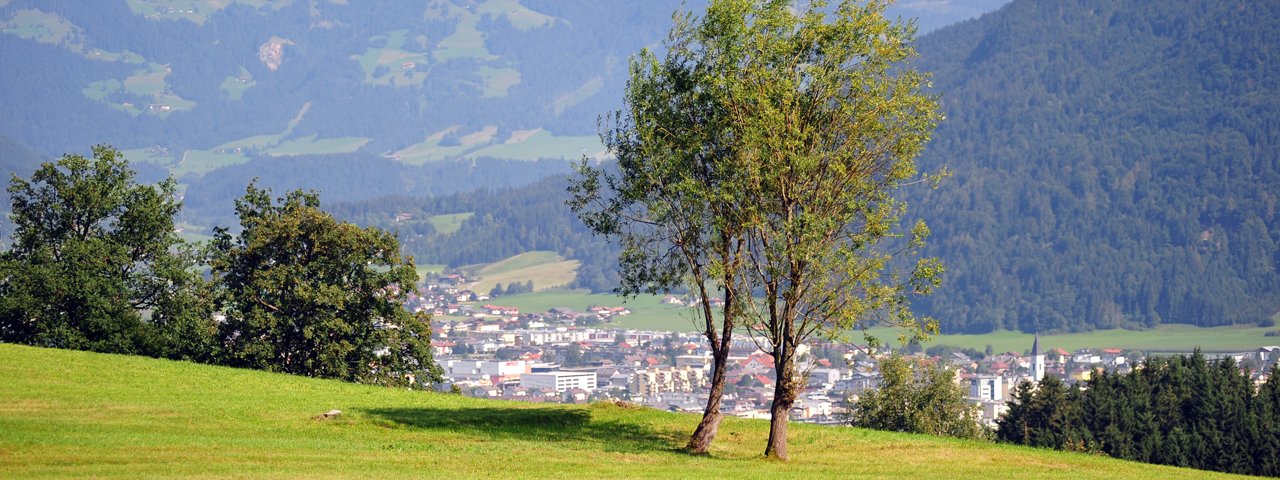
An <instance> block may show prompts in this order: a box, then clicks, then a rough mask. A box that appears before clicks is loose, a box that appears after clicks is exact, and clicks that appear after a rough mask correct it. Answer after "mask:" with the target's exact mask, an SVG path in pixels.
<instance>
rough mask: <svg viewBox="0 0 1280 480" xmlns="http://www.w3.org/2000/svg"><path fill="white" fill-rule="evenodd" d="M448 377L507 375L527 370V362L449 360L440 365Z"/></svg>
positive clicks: (518, 373) (526, 371)
mask: <svg viewBox="0 0 1280 480" xmlns="http://www.w3.org/2000/svg"><path fill="white" fill-rule="evenodd" d="M442 366H443V367H444V369H445V373H446V374H447V375H448V376H450V377H460V376H474V375H483V376H487V377H508V376H514V375H520V374H523V373H528V372H529V363H528V362H525V361H523V360H515V361H510V362H492V361H484V360H450V361H448V362H445V364H444V365H442Z"/></svg>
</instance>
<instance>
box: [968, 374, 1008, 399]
mask: <svg viewBox="0 0 1280 480" xmlns="http://www.w3.org/2000/svg"><path fill="white" fill-rule="evenodd" d="M969 398H973V399H978V400H988V401H993V402H994V401H1002V400H1004V377H1001V376H999V375H978V376H976V377H974V378H973V383H971V384H969Z"/></svg>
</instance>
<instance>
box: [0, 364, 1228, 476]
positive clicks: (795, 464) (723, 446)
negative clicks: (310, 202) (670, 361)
mask: <svg viewBox="0 0 1280 480" xmlns="http://www.w3.org/2000/svg"><path fill="white" fill-rule="evenodd" d="M330 410H340V411H341V412H342V413H341V414H340V415H338V416H337V417H336V418H327V419H326V418H323V417H322V416H321V414H323V413H325V412H328V411H330ZM697 420H698V416H696V415H691V414H678V413H668V412H663V411H658V410H653V409H648V408H640V407H634V406H630V405H626V404H622V405H618V404H614V403H597V404H592V405H533V404H524V403H508V402H501V401H493V400H480V399H472V398H464V397H462V396H459V395H450V394H442V393H426V392H421V391H409V390H399V389H391V388H385V387H378V386H371V385H358V384H351V383H344V382H339V381H335V380H318V379H312V378H305V377H297V376H291V375H283V374H273V373H266V372H260V371H251V370H240V369H233V368H227V367H213V366H207V365H197V364H191V363H186V362H175V361H167V360H155V359H149V358H142V357H131V356H122V355H105V354H96V353H87V352H77V351H68V350H54V349H43V348H34V347H27V346H18V345H9V344H0V477H4V478H144V477H145V478H210V477H235V478H376V479H386V478H407V477H413V478H494V477H505V478H572V479H579V478H692V479H698V478H735V479H757V478H759V479H777V478H806V479H820V478H842V479H843V478H921V479H929V478H979V477H981V478H1044V479H1073V480H1074V479H1092V478H1098V479H1105V478H1116V479H1128V478H1168V479H1180V478H1186V479H1193V478H1194V479H1216V478H1244V477H1239V476H1231V475H1226V474H1220V473H1214V472H1205V471H1197V470H1187V469H1178V468H1173V467H1166V466H1156V465H1146V464H1140V463H1134V462H1126V461H1121V460H1115V459H1111V458H1108V457H1104V456H1098V455H1087V454H1079V453H1066V452H1058V451H1052V450H1038V449H1032V448H1027V447H1017V446H1009V445H996V444H992V443H987V442H980V441H966V440H955V439H946V438H937V437H929V436H923V435H911V434H901V433H891V432H879V431H872V430H863V429H855V428H845V427H821V426H813V425H793V426H792V427H791V432H790V438H791V449H792V458H793V460H792V461H791V462H789V463H780V462H773V461H766V460H763V459H762V458H761V451H762V448H763V445H764V441H765V438H766V437H767V435H768V422H765V421H761V420H743V419H738V418H728V419H726V420H725V421H724V423H723V424H722V425H721V427H720V432H719V435H718V436H717V439H716V442H715V444H714V445H713V447H712V449H711V454H710V455H706V456H692V455H687V454H684V453H681V452H680V450H679V449H680V447H681V446H682V445H683V444H684V442H685V440H686V437H687V435H688V434H689V432H690V431H692V429H693V427H694V425H695V424H696V423H697Z"/></svg>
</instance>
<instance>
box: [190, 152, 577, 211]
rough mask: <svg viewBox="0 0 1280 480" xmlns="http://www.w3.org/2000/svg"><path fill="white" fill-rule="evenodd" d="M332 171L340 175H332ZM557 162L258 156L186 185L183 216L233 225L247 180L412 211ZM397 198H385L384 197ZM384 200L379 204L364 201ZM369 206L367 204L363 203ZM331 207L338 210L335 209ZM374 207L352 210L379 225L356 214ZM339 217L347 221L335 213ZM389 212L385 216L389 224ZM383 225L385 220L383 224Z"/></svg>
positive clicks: (560, 170) (544, 171) (554, 168)
mask: <svg viewBox="0 0 1280 480" xmlns="http://www.w3.org/2000/svg"><path fill="white" fill-rule="evenodd" d="M334 172H342V174H341V175H335V174H334ZM568 172H569V165H568V164H567V163H566V162H565V161H563V160H536V161H523V160H520V161H517V160H499V159H493V158H477V159H468V160H449V161H439V162H431V163H427V164H425V165H419V166H414V165H405V164H403V163H400V162H397V161H394V160H391V159H387V158H383V157H380V156H376V155H369V154H364V153H359V152H357V153H351V154H340V155H314V156H306V157H278V158H277V157H257V158H254V159H253V160H251V161H250V162H249V163H246V164H243V165H239V166H237V167H235V168H223V169H219V170H215V171H213V172H210V173H208V174H206V175H204V176H203V177H201V178H199V179H191V180H192V182H191V184H190V186H189V187H188V188H187V191H186V195H185V197H184V200H183V202H184V209H183V213H182V216H183V218H184V219H188V220H189V221H190V222H191V223H195V224H199V225H225V224H227V223H228V222H229V221H231V220H232V210H231V208H230V206H231V204H232V201H233V200H234V199H235V198H237V197H239V196H240V195H241V194H243V193H244V186H245V185H246V184H248V183H249V182H250V181H252V180H253V179H255V178H257V179H259V180H258V182H259V184H261V185H262V186H263V187H267V188H271V189H274V190H279V191H289V190H296V189H307V190H316V191H319V192H321V193H323V194H324V196H325V199H326V203H327V204H328V203H336V204H346V203H350V202H362V203H370V202H371V203H372V204H373V205H378V206H380V207H386V209H387V210H395V209H399V208H400V207H402V206H403V207H405V208H409V209H412V206H411V205H407V204H408V203H412V202H409V201H407V199H408V198H426V197H441V196H448V195H454V194H458V193H459V192H469V191H475V190H482V189H500V188H510V187H516V186H521V185H528V184H530V183H533V182H536V181H538V180H541V179H543V178H546V177H547V176H548V175H557V174H567V173H568ZM389 195H390V196H398V197H399V198H395V199H386V198H385V197H388V196H389ZM371 199H384V200H376V201H375V200H371ZM366 201H368V202H366ZM335 208H337V207H335ZM366 208H373V207H357V209H356V211H355V212H353V213H354V214H358V216H360V217H361V218H362V220H361V221H360V222H358V223H360V224H361V225H382V224H383V223H379V222H375V221H370V222H365V221H364V220H363V218H365V217H368V219H369V220H376V217H377V216H378V215H381V214H383V213H386V212H379V213H377V214H369V215H364V214H359V211H360V210H362V209H366ZM340 216H343V217H344V218H352V217H350V216H347V215H345V214H344V215H340ZM394 216H395V212H390V214H389V217H387V219H390V218H392V217H394ZM383 220H386V219H383Z"/></svg>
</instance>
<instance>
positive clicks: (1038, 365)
mask: <svg viewBox="0 0 1280 480" xmlns="http://www.w3.org/2000/svg"><path fill="white" fill-rule="evenodd" d="M1031 379H1032V381H1035V382H1039V381H1040V380H1042V379H1044V354H1042V353H1040V332H1036V337H1035V340H1033V341H1032V342H1031Z"/></svg>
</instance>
